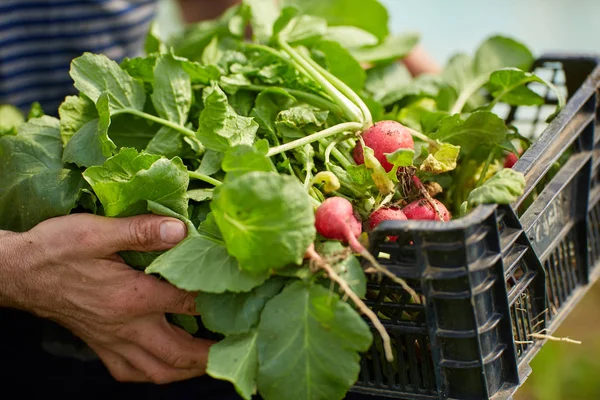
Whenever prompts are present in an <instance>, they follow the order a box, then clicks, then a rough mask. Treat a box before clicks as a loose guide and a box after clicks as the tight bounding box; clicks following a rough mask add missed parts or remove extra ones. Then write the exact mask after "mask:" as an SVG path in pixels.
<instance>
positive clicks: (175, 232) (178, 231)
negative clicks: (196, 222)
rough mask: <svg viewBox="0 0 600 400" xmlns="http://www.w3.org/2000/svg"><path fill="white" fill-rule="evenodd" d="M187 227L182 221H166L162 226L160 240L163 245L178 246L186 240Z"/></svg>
mask: <svg viewBox="0 0 600 400" xmlns="http://www.w3.org/2000/svg"><path fill="white" fill-rule="evenodd" d="M185 234H186V232H185V225H184V224H183V222H180V221H164V222H163V223H161V224H160V239H161V240H162V241H163V243H167V244H177V243H179V242H181V241H182V240H183V238H185Z"/></svg>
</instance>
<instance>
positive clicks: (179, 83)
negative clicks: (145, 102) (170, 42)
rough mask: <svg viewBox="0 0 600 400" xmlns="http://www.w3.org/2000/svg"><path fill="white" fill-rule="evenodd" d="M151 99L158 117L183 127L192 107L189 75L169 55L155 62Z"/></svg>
mask: <svg viewBox="0 0 600 400" xmlns="http://www.w3.org/2000/svg"><path fill="white" fill-rule="evenodd" d="M151 98H152V104H153V105H154V108H155V109H156V112H157V113H158V116H159V117H161V118H163V119H166V120H168V121H171V122H175V123H177V124H179V125H185V123H186V122H187V118H188V114H189V112H190V107H191V105H192V85H191V81H190V77H189V75H188V74H187V73H186V72H185V71H184V70H183V68H182V67H181V64H180V63H179V62H178V61H177V60H176V59H175V58H174V57H173V56H172V55H170V54H163V55H161V56H160V57H159V59H158V61H157V62H156V66H155V67H154V92H153V93H152V95H151Z"/></svg>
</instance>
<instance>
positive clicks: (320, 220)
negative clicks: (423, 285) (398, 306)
mask: <svg viewBox="0 0 600 400" xmlns="http://www.w3.org/2000/svg"><path fill="white" fill-rule="evenodd" d="M315 227H316V228H317V232H319V234H321V235H323V236H324V237H326V238H327V239H334V240H341V241H344V242H347V243H348V244H349V245H350V248H351V249H352V250H353V251H355V252H357V253H359V254H360V255H361V256H363V257H364V258H365V259H366V260H367V261H369V262H370V263H371V265H372V266H373V267H374V268H375V269H376V270H377V271H378V272H381V273H383V274H385V275H386V276H388V277H389V278H390V279H392V280H393V281H394V282H396V283H398V284H400V285H401V286H402V287H403V288H404V290H406V291H407V292H408V293H410V295H411V297H412V298H413V299H414V300H415V302H419V297H418V296H417V294H416V293H415V291H414V290H413V289H412V288H411V287H410V286H408V285H407V284H406V282H405V281H404V280H403V279H402V278H399V277H397V276H396V275H394V274H393V273H391V272H390V271H388V270H387V269H386V268H385V267H383V266H382V265H381V264H379V262H377V260H376V259H375V257H373V256H372V255H371V253H369V251H368V250H367V249H365V248H364V246H363V245H362V244H360V242H359V241H358V239H357V237H358V236H359V235H360V234H361V231H362V228H361V226H360V223H359V222H358V220H357V219H356V217H355V216H354V210H353V209H352V204H351V203H350V202H349V201H348V200H346V199H344V198H343V197H330V198H328V199H326V200H325V201H324V202H323V203H321V205H320V206H319V208H317V212H316V213H315ZM311 250H313V251H314V247H313V248H312V249H311V248H310V247H309V249H308V250H307V255H308V256H309V257H310V258H313V259H314V257H312V256H311Z"/></svg>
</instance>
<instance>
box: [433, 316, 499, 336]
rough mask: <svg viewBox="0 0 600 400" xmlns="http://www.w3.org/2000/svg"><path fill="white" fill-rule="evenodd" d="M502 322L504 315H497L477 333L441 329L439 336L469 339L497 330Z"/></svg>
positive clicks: (478, 329)
mask: <svg viewBox="0 0 600 400" xmlns="http://www.w3.org/2000/svg"><path fill="white" fill-rule="evenodd" d="M501 320H502V315H501V314H498V313H495V314H493V315H492V316H491V317H490V318H489V319H488V320H487V321H486V322H485V324H483V325H482V326H480V327H479V328H477V331H475V330H474V329H470V330H466V331H459V330H450V329H439V330H438V334H437V336H439V337H444V338H451V339H467V338H472V337H475V336H476V334H477V333H479V334H482V333H486V332H489V331H491V330H492V329H495V328H496V327H497V326H498V324H499V323H500V321H501Z"/></svg>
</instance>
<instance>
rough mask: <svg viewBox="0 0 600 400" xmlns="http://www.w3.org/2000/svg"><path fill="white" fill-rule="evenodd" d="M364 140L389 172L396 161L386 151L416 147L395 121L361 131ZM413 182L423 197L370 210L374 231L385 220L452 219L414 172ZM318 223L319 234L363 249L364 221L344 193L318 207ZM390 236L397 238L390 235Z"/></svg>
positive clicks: (358, 154) (359, 159)
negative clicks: (391, 160)
mask: <svg viewBox="0 0 600 400" xmlns="http://www.w3.org/2000/svg"><path fill="white" fill-rule="evenodd" d="M362 139H363V143H364V145H365V146H367V147H369V148H371V149H372V150H373V152H374V155H375V158H377V160H378V161H379V162H380V163H381V166H382V167H383V168H384V169H385V170H386V172H390V171H391V170H392V169H393V165H392V164H391V163H390V162H389V161H388V159H387V158H386V154H391V153H394V152H395V151H397V150H399V149H411V150H414V141H413V138H412V135H411V133H410V131H409V130H408V129H406V128H405V127H404V126H403V125H402V124H400V123H399V122H395V121H381V122H378V123H376V124H375V125H373V126H371V127H370V128H369V129H367V130H365V131H364V132H363V134H362ZM363 143H361V142H360V141H359V142H357V144H356V147H355V148H354V152H353V156H354V160H355V161H356V163H357V164H363V163H364V156H363ZM412 184H413V185H414V187H415V189H416V191H417V193H419V194H420V196H419V197H420V198H417V199H416V200H413V201H411V202H409V203H408V204H406V205H404V206H403V207H400V206H399V205H390V206H384V207H381V208H378V209H376V210H375V211H373V212H371V214H370V216H369V218H368V221H367V224H366V228H367V229H368V230H369V231H371V230H373V229H375V228H376V227H377V226H378V225H379V224H380V223H382V222H383V221H390V220H396V221H402V220H407V219H415V220H438V221H443V222H447V221H449V220H450V217H451V215H450V212H449V211H448V209H447V208H446V206H444V204H442V203H441V202H440V201H439V200H436V199H434V198H432V197H431V196H429V195H428V194H427V192H426V190H425V189H424V187H423V185H422V183H421V182H420V180H419V179H418V178H417V177H416V176H413V179H412ZM315 217H316V219H315V226H316V228H317V231H318V232H319V234H321V235H322V236H323V237H325V238H327V239H334V240H341V241H344V242H347V243H348V244H349V245H350V246H351V247H352V249H353V250H354V251H357V252H359V253H363V252H364V248H363V247H362V246H361V244H360V243H359V242H358V240H357V238H358V237H359V236H360V234H361V233H362V223H361V222H360V221H359V217H358V215H357V213H355V212H354V209H353V207H352V204H351V203H350V201H348V200H346V199H345V198H342V197H330V198H328V199H326V200H325V201H324V202H323V203H322V204H321V206H319V208H318V209H317V212H316V216H315ZM390 239H392V240H393V239H394V238H393V237H391V238H390Z"/></svg>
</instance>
